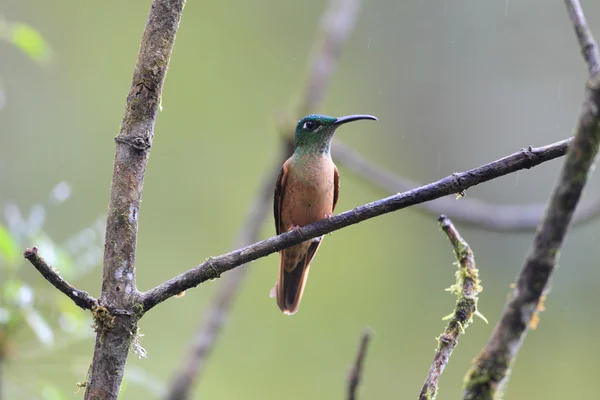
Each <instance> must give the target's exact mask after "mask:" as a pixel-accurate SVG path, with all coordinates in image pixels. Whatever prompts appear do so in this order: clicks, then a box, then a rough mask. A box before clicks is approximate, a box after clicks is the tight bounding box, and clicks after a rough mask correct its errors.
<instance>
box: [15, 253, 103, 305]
mask: <svg viewBox="0 0 600 400" xmlns="http://www.w3.org/2000/svg"><path fill="white" fill-rule="evenodd" d="M23 256H24V257H25V258H26V259H27V260H29V262H30V263H31V264H32V265H33V266H34V267H35V269H37V270H38V272H39V273H40V274H42V276H43V277H44V278H46V280H47V281H48V282H50V283H51V284H52V285H53V286H54V287H55V288H57V289H58V290H60V291H61V292H62V293H64V294H65V295H66V296H67V297H68V298H70V299H71V300H73V302H74V303H75V304H77V305H78V306H79V307H81V308H83V309H84V310H91V309H92V308H93V307H95V306H97V305H98V300H96V299H95V298H93V297H92V296H90V295H89V294H88V292H84V291H83V290H79V289H77V288H75V287H74V286H72V285H71V284H70V283H69V282H67V281H65V280H64V279H63V278H62V277H61V276H60V275H59V274H58V272H56V271H55V270H54V268H52V267H51V266H49V265H48V264H46V261H44V259H43V258H42V257H40V255H39V254H38V248H37V247H33V248H31V249H27V250H25V253H24V254H23Z"/></svg>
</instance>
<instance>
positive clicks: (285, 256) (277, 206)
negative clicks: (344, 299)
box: [271, 114, 377, 315]
mask: <svg viewBox="0 0 600 400" xmlns="http://www.w3.org/2000/svg"><path fill="white" fill-rule="evenodd" d="M361 119H371V120H375V121H377V118H375V117H373V116H372V115H348V116H346V117H339V118H335V117H329V116H327V115H320V114H312V115H308V116H306V117H304V118H302V119H301V120H300V121H299V122H298V125H296V133H295V137H294V154H293V155H292V156H291V157H290V158H289V159H288V160H287V161H286V162H285V163H284V164H283V167H282V168H281V172H280V173H279V177H278V178H277V183H276V184H275V198H274V202H273V203H274V204H273V211H274V214H275V230H276V232H277V234H278V235H279V234H280V233H283V232H287V231H290V230H293V229H297V228H298V227H301V226H304V225H308V224H311V223H313V222H317V221H319V220H322V219H325V218H330V217H331V216H332V215H333V210H334V209H335V205H336V203H337V201H338V197H339V189H340V176H339V173H338V170H337V168H336V166H335V164H334V163H333V161H332V160H331V140H332V139H333V135H334V133H335V130H336V129H337V128H338V127H339V126H340V125H342V124H345V123H347V122H352V121H358V120H361ZM322 241H323V236H321V237H318V238H314V239H311V240H307V241H306V242H302V243H300V244H298V245H296V246H292V247H289V248H287V249H284V250H282V251H281V252H280V256H279V277H278V279H277V283H276V284H275V287H274V288H273V290H272V291H271V297H274V296H276V297H277V305H278V306H279V308H280V309H281V311H283V312H284V313H285V314H289V315H291V314H294V313H295V312H296V311H298V307H299V306H300V299H301V298H302V293H303V292H304V286H305V285H306V279H307V278H308V270H309V268H310V262H311V260H312V259H313V257H314V256H315V253H316V252H317V250H318V249H319V246H320V245H321V242H322Z"/></svg>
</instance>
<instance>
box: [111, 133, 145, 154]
mask: <svg viewBox="0 0 600 400" xmlns="http://www.w3.org/2000/svg"><path fill="white" fill-rule="evenodd" d="M115 142H117V143H120V144H126V145H128V146H131V147H133V148H134V149H136V150H138V151H140V152H145V151H148V150H150V147H152V144H151V143H150V138H149V137H148V136H142V135H135V134H132V135H125V136H117V137H115Z"/></svg>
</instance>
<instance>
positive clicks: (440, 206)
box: [333, 139, 600, 232]
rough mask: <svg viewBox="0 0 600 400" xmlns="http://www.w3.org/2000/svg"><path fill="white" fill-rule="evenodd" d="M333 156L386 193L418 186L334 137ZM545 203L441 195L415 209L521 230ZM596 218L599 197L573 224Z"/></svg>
mask: <svg viewBox="0 0 600 400" xmlns="http://www.w3.org/2000/svg"><path fill="white" fill-rule="evenodd" d="M572 140H573V139H567V140H564V142H565V147H564V148H563V154H564V153H566V151H567V147H568V143H570V142H571V141H572ZM333 157H334V159H335V160H336V162H338V163H339V164H340V165H343V166H345V167H346V168H347V169H349V170H350V171H352V172H353V173H355V174H356V175H358V176H360V177H362V178H364V179H365V180H366V181H367V182H369V183H371V184H373V185H375V186H377V187H378V188H380V189H383V190H385V191H387V192H388V193H390V194H393V193H398V192H404V191H408V190H411V189H414V188H416V187H418V186H419V185H418V184H417V183H415V182H413V181H411V180H409V179H407V178H404V177H402V176H398V175H396V174H394V173H393V172H391V171H388V170H386V169H384V168H382V167H380V166H378V165H376V164H374V163H373V162H371V161H370V160H367V159H366V158H365V157H363V156H362V155H361V154H360V153H358V152H357V151H356V150H354V149H352V148H350V147H348V146H347V145H345V144H344V143H342V142H340V141H339V140H337V139H336V140H335V144H334V145H333ZM545 206H546V205H545V204H542V203H536V204H524V205H500V204H490V203H486V202H483V201H481V200H477V199H473V198H469V197H465V198H462V199H461V200H460V201H456V200H455V199H452V198H441V199H437V200H434V201H431V202H428V203H423V204H420V205H418V206H417V208H419V209H421V210H424V211H425V212H427V213H429V214H437V215H439V214H446V215H448V217H449V218H451V219H453V220H454V221H457V222H460V223H461V224H465V225H472V226H475V227H479V228H483V229H488V230H493V231H500V232H525V231H535V228H536V227H537V225H538V224H539V222H540V220H541V219H542V216H543V215H544V208H545ZM598 217H600V198H597V199H594V200H593V201H592V202H589V203H586V204H582V205H581V207H579V208H578V209H577V210H576V211H575V215H574V216H573V225H580V224H586V223H589V222H591V221H593V220H594V219H595V218H598Z"/></svg>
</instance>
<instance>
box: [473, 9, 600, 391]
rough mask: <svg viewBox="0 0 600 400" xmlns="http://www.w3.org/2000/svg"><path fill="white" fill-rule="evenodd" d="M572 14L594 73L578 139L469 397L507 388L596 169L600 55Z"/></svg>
mask: <svg viewBox="0 0 600 400" xmlns="http://www.w3.org/2000/svg"><path fill="white" fill-rule="evenodd" d="M565 3H566V5H567V10H568V11H569V16H570V17H571V20H572V22H573V26H574V28H575V32H576V34H577V37H578V39H579V43H580V45H581V48H582V53H583V55H584V58H585V60H586V62H587V63H588V67H589V70H590V72H591V74H590V77H589V79H588V81H587V85H586V90H585V99H584V102H583V106H582V110H581V113H580V115H579V120H578V123H577V127H576V129H575V132H576V133H575V138H574V139H573V142H572V143H571V145H570V148H569V152H568V154H567V157H566V159H565V162H564V164H563V167H562V170H561V173H560V176H559V178H558V181H557V183H556V186H555V188H554V191H553V193H552V196H551V197H550V201H549V203H548V207H547V209H546V213H545V215H544V218H543V220H542V223H541V224H540V226H539V228H538V230H537V232H536V234H535V237H534V240H533V245H532V246H531V248H530V250H529V253H528V254H527V256H526V258H525V262H524V265H523V268H522V269H521V272H520V273H519V277H518V279H517V284H516V285H515V288H514V289H513V292H512V295H511V297H510V299H509V301H508V304H507V305H506V307H505V309H504V311H503V313H502V316H501V318H500V321H499V322H498V324H497V325H496V327H495V328H494V331H493V332H492V335H491V337H490V339H489V341H488V343H487V345H486V346H485V348H484V349H483V350H482V352H481V353H480V354H479V356H478V357H477V358H476V359H475V360H474V361H473V366H472V367H471V370H470V371H469V372H468V373H467V377H466V378H465V392H464V398H465V399H492V398H495V397H496V396H497V394H498V393H501V392H503V391H504V389H505V387H506V384H507V381H508V376H509V374H510V370H509V368H510V365H511V364H512V363H513V362H514V360H515V358H516V356H517V353H518V351H519V348H520V346H521V344H522V343H523V341H524V339H525V336H526V334H527V332H528V330H529V326H530V325H531V324H533V323H536V322H537V317H538V315H537V314H538V312H539V309H541V307H540V304H541V303H542V300H543V296H544V293H545V290H546V288H547V286H548V283H549V281H550V277H551V275H552V272H553V271H554V267H555V265H556V262H557V259H558V255H559V252H560V249H561V247H562V244H563V242H564V239H565V236H566V234H567V230H568V228H569V224H570V222H571V219H572V216H573V212H574V210H575V207H576V206H577V203H578V202H579V199H580V197H581V193H582V191H583V188H584V186H585V184H586V181H587V179H588V175H589V173H590V172H591V170H592V169H593V166H594V162H595V158H596V156H597V154H598V147H599V146H600V72H599V71H598V68H597V65H598V64H597V60H598V59H599V56H598V50H597V46H596V44H595V42H594V39H593V37H592V36H591V33H590V32H589V29H588V28H587V24H586V22H585V18H584V17H583V12H582V11H581V6H580V5H579V2H578V1H577V0H565Z"/></svg>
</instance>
